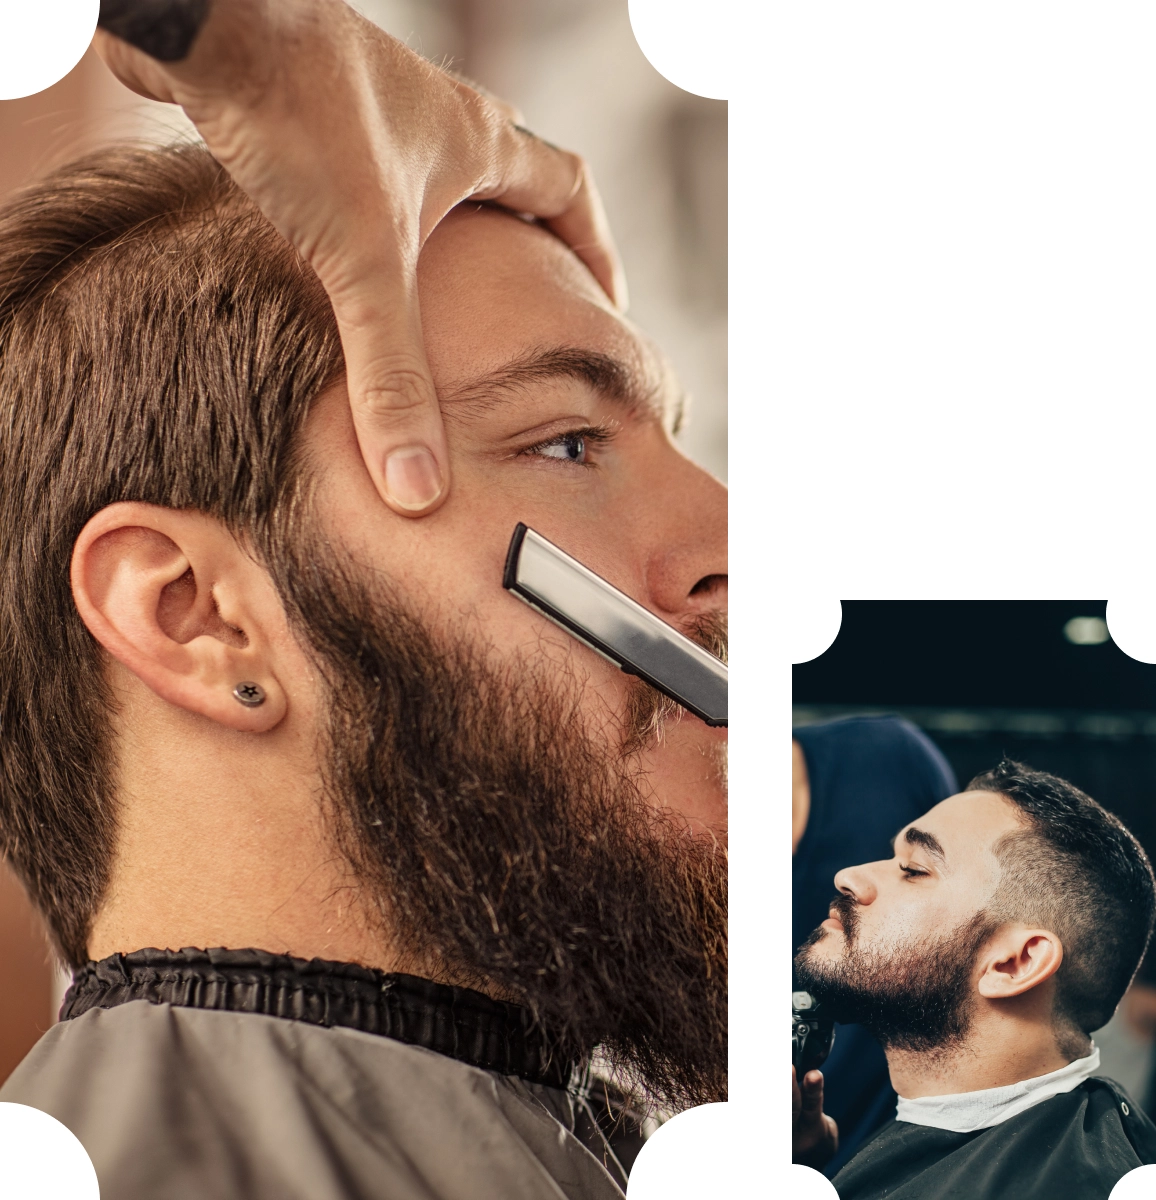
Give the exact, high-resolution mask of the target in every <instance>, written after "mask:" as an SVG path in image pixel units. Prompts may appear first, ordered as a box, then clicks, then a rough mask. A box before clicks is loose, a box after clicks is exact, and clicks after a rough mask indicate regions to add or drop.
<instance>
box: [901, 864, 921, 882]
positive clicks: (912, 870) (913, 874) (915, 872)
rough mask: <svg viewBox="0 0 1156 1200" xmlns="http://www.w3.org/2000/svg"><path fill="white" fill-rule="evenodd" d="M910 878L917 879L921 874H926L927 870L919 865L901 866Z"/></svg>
mask: <svg viewBox="0 0 1156 1200" xmlns="http://www.w3.org/2000/svg"><path fill="white" fill-rule="evenodd" d="M899 869H900V870H901V871H902V872H903V874H904V875H906V876H907V878H908V879H917V878H918V877H919V876H920V875H926V874H927V872H926V871H921V870H920V869H919V868H918V867H902V866H901V867H900V868H899Z"/></svg>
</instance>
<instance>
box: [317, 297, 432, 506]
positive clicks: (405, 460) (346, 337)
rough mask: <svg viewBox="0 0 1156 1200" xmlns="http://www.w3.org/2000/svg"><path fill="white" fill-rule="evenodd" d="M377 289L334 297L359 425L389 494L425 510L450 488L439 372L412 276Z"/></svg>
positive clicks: (378, 481)
mask: <svg viewBox="0 0 1156 1200" xmlns="http://www.w3.org/2000/svg"><path fill="white" fill-rule="evenodd" d="M365 286H366V287H372V288H373V292H374V295H373V296H372V297H370V298H369V299H368V300H367V301H366V302H360V298H359V297H357V296H346V297H343V298H342V300H341V301H340V302H339V301H338V300H337V299H336V298H333V299H334V306H333V307H334V315H335V316H336V318H337V328H338V331H339V332H340V334H341V346H342V350H343V352H344V355H345V369H346V380H347V386H348V389H349V403H350V407H351V410H352V415H353V427H354V429H355V430H356V432H357V441H358V444H359V446H360V447H361V455H362V457H363V458H364V459H365V465H366V469H367V470H368V471H369V474H370V477H371V478H372V480H373V482H374V485H375V486H376V488H377V490H378V493H379V494H380V496H381V498H382V499H383V500H384V501H385V503H386V504H388V505H389V507H390V508H392V509H393V511H394V512H396V513H399V514H401V515H402V516H406V517H420V516H425V515H426V514H427V513H430V512H433V511H434V510H435V509H437V508H438V507H440V505H441V504H442V502H443V501H444V500H445V498H446V495H447V493H448V491H449V452H448V449H447V446H446V440H445V428H444V426H443V424H442V415H441V409H440V408H439V407H438V399H437V393H436V392H435V390H434V384H433V377H432V376H431V374H430V369H429V364H428V363H427V362H426V356H425V346H424V344H423V342H422V332H421V316H420V314H419V312H418V303H417V284H416V280H413V279H412V278H411V279H409V280H403V281H401V282H400V283H398V284H395V285H394V286H393V288H392V289H390V288H389V284H388V281H387V280H385V279H382V278H381V277H380V276H379V277H378V278H376V279H374V280H372V281H369V280H367V281H366V285H365Z"/></svg>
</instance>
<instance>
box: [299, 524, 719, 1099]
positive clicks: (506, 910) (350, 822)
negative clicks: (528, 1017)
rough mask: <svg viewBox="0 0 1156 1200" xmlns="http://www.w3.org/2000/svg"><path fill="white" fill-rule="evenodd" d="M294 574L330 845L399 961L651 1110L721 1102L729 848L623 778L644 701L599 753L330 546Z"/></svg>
mask: <svg viewBox="0 0 1156 1200" xmlns="http://www.w3.org/2000/svg"><path fill="white" fill-rule="evenodd" d="M293 557H294V559H295V560H296V561H295V562H294V563H293V564H292V567H291V569H288V570H281V571H278V575H279V576H280V584H281V589H282V593H283V595H284V596H285V599H286V604H287V607H288V608H289V609H290V611H291V612H292V613H293V614H294V619H295V624H296V625H297V626H298V629H299V631H300V633H301V634H302V635H304V636H305V638H306V639H307V640H308V642H309V643H311V645H312V648H313V651H314V658H315V660H316V662H317V665H318V668H319V670H320V671H321V673H322V675H323V677H324V680H325V683H326V691H327V692H328V695H329V701H330V719H329V729H328V733H327V737H326V741H327V745H326V746H325V753H324V756H323V757H324V763H325V765H324V775H325V783H326V791H327V793H328V797H329V804H330V808H331V817H332V821H333V825H334V829H335V837H336V840H337V842H338V846H339V848H340V850H341V851H342V853H344V855H345V856H346V857H347V858H348V860H349V861H350V863H351V864H352V865H353V867H354V870H355V872H356V873H357V875H358V876H359V877H360V880H361V881H362V883H363V884H364V885H365V886H366V889H367V892H368V894H369V895H371V896H372V897H373V898H374V900H375V903H376V906H377V908H378V909H379V911H380V912H381V914H382V921H383V926H387V927H388V930H389V934H390V936H391V938H392V939H393V940H394V941H395V942H398V941H399V940H400V948H401V949H402V951H403V953H404V954H405V956H406V962H407V963H413V964H415V965H420V967H421V968H422V969H423V970H424V971H425V972H426V973H429V974H434V975H435V976H440V977H441V978H443V979H445V980H446V981H449V982H454V983H458V984H462V985H465V986H473V987H476V988H478V989H479V990H482V991H486V992H488V993H489V994H491V995H494V996H497V997H499V998H502V999H508V1000H514V1001H517V1002H519V1003H522V1004H524V1005H526V1006H528V1007H529V1008H530V1009H531V1011H532V1012H533V1013H534V1016H535V1018H536V1019H537V1020H539V1021H540V1022H541V1023H542V1025H543V1027H544V1028H545V1030H546V1031H547V1032H548V1034H549V1035H550V1037H551V1038H552V1040H553V1042H554V1044H555V1045H557V1046H558V1047H559V1052H560V1053H562V1054H565V1055H566V1056H568V1057H576V1058H581V1057H585V1056H588V1055H589V1053H590V1052H591V1051H592V1050H593V1048H594V1047H595V1046H600V1047H601V1048H602V1050H603V1052H604V1053H605V1054H606V1055H607V1056H608V1057H609V1059H610V1063H611V1065H612V1066H613V1067H615V1068H619V1069H620V1070H621V1071H623V1072H625V1074H626V1075H627V1077H628V1078H633V1079H635V1080H639V1081H640V1082H641V1083H642V1086H643V1087H644V1088H645V1090H646V1091H647V1092H648V1093H649V1094H650V1097H651V1098H652V1099H653V1100H656V1101H658V1102H659V1103H662V1104H666V1105H670V1106H672V1107H682V1106H686V1105H691V1104H700V1103H706V1102H710V1101H717V1100H723V1099H725V1098H726V1067H727V1036H726V1010H727V985H726V978H727V975H726V972H727V950H726V945H727V943H726V890H727V889H726V857H725V851H723V850H722V849H721V848H720V847H718V846H717V845H715V844H712V843H711V842H709V841H704V840H703V839H701V838H694V837H691V836H690V835H689V834H688V833H687V832H686V830H685V829H684V828H682V827H681V826H680V825H679V824H678V823H677V822H674V821H670V820H665V819H663V818H662V817H661V816H660V815H659V814H657V813H656V812H655V810H654V809H653V808H651V807H650V806H648V805H647V804H646V803H645V801H644V800H643V798H642V796H641V794H640V791H639V787H638V783H637V780H636V778H635V773H633V772H632V771H631V770H630V768H629V757H628V756H629V753H630V752H631V751H632V749H633V748H635V743H636V741H637V740H638V739H639V738H640V737H641V736H642V735H643V732H644V730H646V729H648V728H654V727H656V726H657V725H659V724H660V723H661V720H662V719H663V717H664V716H666V715H667V713H666V711H665V708H664V703H663V701H662V699H661V698H659V697H656V695H655V694H652V693H650V690H649V689H645V690H642V689H640V690H639V691H638V692H637V694H636V695H635V697H634V701H635V702H634V704H633V706H632V713H631V727H630V728H629V729H628V730H626V733H625V736H624V738H623V742H622V745H621V746H618V747H609V746H607V745H604V744H600V743H598V742H597V741H596V740H595V739H594V738H593V736H592V735H591V734H590V733H589V732H588V730H587V727H586V723H585V721H584V719H583V717H582V714H581V712H580V709H579V706H578V702H577V698H576V691H577V689H576V688H575V687H574V686H571V687H570V688H569V689H567V688H566V687H564V686H562V685H564V684H565V683H566V682H567V681H566V680H562V681H561V683H560V681H559V680H558V678H557V672H556V669H555V671H554V674H553V675H552V676H550V675H547V673H546V670H547V669H546V668H545V667H543V668H536V667H533V666H531V665H529V664H519V666H518V668H517V670H516V671H515V670H513V669H510V670H508V671H505V672H503V671H499V670H497V669H496V668H494V667H493V666H491V665H489V664H488V663H487V662H485V661H483V655H482V653H481V652H480V651H479V650H478V649H477V648H476V647H475V646H473V645H472V644H467V643H466V642H465V641H464V640H462V641H457V642H454V643H452V644H443V643H444V642H445V639H442V638H435V637H434V636H433V635H432V634H431V632H430V631H429V630H428V629H427V628H426V627H425V626H424V624H423V623H422V622H421V621H420V620H419V619H418V618H416V617H415V616H414V615H412V614H411V613H409V612H407V610H406V609H405V607H404V606H403V605H401V604H400V603H399V602H398V601H397V600H396V599H389V598H387V597H384V596H383V590H382V586H381V584H380V583H375V584H374V586H373V588H372V589H371V588H370V587H369V586H367V584H366V582H365V581H364V580H363V579H362V577H361V575H362V573H361V572H360V571H359V570H358V569H356V568H355V567H353V566H352V565H351V564H349V563H346V562H345V561H337V560H336V559H335V555H334V552H333V551H332V550H331V549H330V548H329V547H327V546H316V545H315V546H312V547H308V548H306V549H304V550H297V551H296V552H295V553H294V555H293ZM286 565H287V564H286ZM707 634H708V635H710V636H711V640H712V641H714V640H716V638H719V637H721V636H723V635H722V634H721V633H720V632H719V629H718V628H717V627H716V628H713V629H710V630H708V631H707ZM407 969H408V968H407Z"/></svg>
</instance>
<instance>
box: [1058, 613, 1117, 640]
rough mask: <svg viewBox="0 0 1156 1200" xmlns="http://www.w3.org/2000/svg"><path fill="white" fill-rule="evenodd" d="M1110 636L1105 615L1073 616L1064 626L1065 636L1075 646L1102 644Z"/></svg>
mask: <svg viewBox="0 0 1156 1200" xmlns="http://www.w3.org/2000/svg"><path fill="white" fill-rule="evenodd" d="M1110 636H1111V635H1110V634H1109V633H1108V622H1107V621H1105V620H1104V618H1103V617H1073V618H1072V619H1071V620H1070V621H1069V622H1068V623H1067V624H1066V625H1065V626H1064V637H1066V638H1067V639H1068V641H1069V642H1071V643H1072V645H1073V646H1100V645H1103V643H1104V642H1106V641H1107V640H1108V638H1109V637H1110Z"/></svg>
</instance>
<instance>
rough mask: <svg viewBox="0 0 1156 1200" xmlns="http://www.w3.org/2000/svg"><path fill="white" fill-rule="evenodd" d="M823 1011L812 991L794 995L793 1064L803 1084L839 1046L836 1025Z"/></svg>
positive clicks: (794, 993) (792, 997)
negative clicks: (837, 1044)
mask: <svg viewBox="0 0 1156 1200" xmlns="http://www.w3.org/2000/svg"><path fill="white" fill-rule="evenodd" d="M821 1008H822V1006H821V1005H820V1004H819V1002H818V1001H817V1000H816V999H815V997H814V996H812V995H811V993H810V992H792V993H791V1061H792V1062H793V1063H794V1064H795V1078H796V1079H797V1080H798V1081H799V1082H800V1083H802V1082H803V1076H804V1075H806V1073H807V1072H808V1071H814V1070H815V1069H816V1068H817V1067H821V1066H822V1065H823V1064H824V1063H825V1062H826V1061H827V1055H828V1054H830V1053H831V1047H832V1046H833V1045H834V1043H835V1022H834V1021H831V1020H829V1019H827V1018H826V1017H824V1016H822V1015H821Z"/></svg>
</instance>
